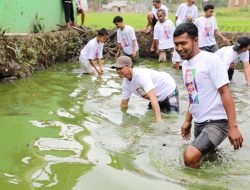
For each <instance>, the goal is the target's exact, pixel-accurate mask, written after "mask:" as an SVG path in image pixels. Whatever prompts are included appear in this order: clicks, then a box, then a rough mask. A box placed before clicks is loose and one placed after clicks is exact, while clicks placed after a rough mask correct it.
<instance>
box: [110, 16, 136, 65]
mask: <svg viewBox="0 0 250 190" xmlns="http://www.w3.org/2000/svg"><path fill="white" fill-rule="evenodd" d="M113 23H114V24H115V25H116V27H117V28H118V30H117V42H118V43H119V48H118V51H117V53H116V58H117V57H119V56H120V51H121V49H122V50H123V54H124V55H126V56H129V57H130V58H131V59H132V61H133V63H135V62H136V61H137V60H138V59H139V46H138V42H137V39H136V35H135V31H134V28H133V27H132V26H129V25H125V24H124V23H123V18H122V17H121V16H116V17H115V18H114V19H113Z"/></svg>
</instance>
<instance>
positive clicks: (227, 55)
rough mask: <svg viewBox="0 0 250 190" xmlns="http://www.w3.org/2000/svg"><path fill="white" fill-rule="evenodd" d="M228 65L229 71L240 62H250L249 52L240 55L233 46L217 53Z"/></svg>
mask: <svg viewBox="0 0 250 190" xmlns="http://www.w3.org/2000/svg"><path fill="white" fill-rule="evenodd" d="M215 53H216V54H217V55H218V56H219V57H220V58H221V59H222V61H223V63H224V64H225V65H226V67H227V69H229V68H230V67H231V68H234V67H235V66H236V65H237V64H238V63H239V62H243V63H245V62H249V51H246V52H242V53H240V54H238V53H237V52H236V51H234V50H233V46H226V47H223V48H221V49H219V50H218V51H216V52H215Z"/></svg>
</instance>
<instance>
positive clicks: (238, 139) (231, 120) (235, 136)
mask: <svg viewBox="0 0 250 190" xmlns="http://www.w3.org/2000/svg"><path fill="white" fill-rule="evenodd" d="M218 90H219V93H220V96H221V100H222V103H223V106H224V108H225V111H226V114H227V118H228V138H229V141H230V143H231V144H232V145H233V146H234V149H238V148H240V147H241V146H242V143H243V137H242V135H241V132H240V130H239V128H238V125H237V122H236V114H235V107H234V102H233V98H232V95H231V91H230V88H229V85H228V84H226V85H223V86H222V87H220V88H219V89H218Z"/></svg>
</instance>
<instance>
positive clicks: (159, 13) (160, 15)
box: [157, 9, 166, 23]
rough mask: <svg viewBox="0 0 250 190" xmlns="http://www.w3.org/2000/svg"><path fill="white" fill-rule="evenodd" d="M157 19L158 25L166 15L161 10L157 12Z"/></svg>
mask: <svg viewBox="0 0 250 190" xmlns="http://www.w3.org/2000/svg"><path fill="white" fill-rule="evenodd" d="M157 17H158V20H159V21H160V23H163V22H164V21H165V20H166V13H165V11H164V10H163V9H159V10H158V11H157Z"/></svg>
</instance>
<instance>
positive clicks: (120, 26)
mask: <svg viewBox="0 0 250 190" xmlns="http://www.w3.org/2000/svg"><path fill="white" fill-rule="evenodd" d="M115 26H116V27H117V28H122V26H123V23H122V22H116V23H115Z"/></svg>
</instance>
